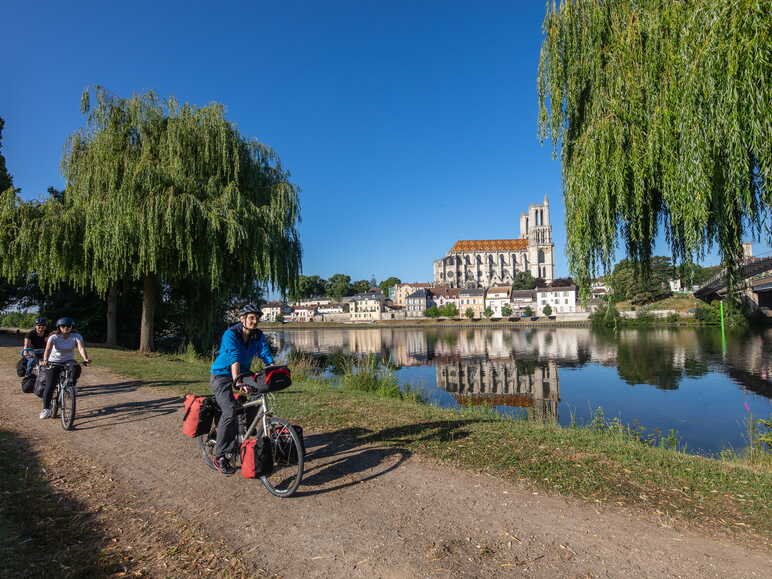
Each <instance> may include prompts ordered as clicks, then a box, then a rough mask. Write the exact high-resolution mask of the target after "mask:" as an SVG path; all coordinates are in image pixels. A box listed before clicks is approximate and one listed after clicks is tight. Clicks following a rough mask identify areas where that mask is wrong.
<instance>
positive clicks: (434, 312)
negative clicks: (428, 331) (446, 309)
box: [424, 306, 441, 318]
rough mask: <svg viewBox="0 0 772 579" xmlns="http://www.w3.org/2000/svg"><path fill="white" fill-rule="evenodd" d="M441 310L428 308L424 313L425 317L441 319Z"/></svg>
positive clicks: (433, 307)
mask: <svg viewBox="0 0 772 579" xmlns="http://www.w3.org/2000/svg"><path fill="white" fill-rule="evenodd" d="M440 315H441V314H440V310H439V308H438V307H437V306H432V307H430V308H426V310H425V311H424V316H426V317H427V318H439V317H440Z"/></svg>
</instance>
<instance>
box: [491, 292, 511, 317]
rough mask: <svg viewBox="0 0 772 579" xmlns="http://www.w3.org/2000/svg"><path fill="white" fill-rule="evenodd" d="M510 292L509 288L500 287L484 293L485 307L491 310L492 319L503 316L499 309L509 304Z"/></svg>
mask: <svg viewBox="0 0 772 579" xmlns="http://www.w3.org/2000/svg"><path fill="white" fill-rule="evenodd" d="M511 291H512V288H511V287H510V286H502V287H492V288H490V289H489V290H488V291H487V292H485V307H486V309H487V308H490V309H491V310H493V317H494V318H500V317H502V316H503V315H504V314H502V313H501V308H503V307H504V306H505V305H507V304H509V303H510V297H509V296H510V293H511Z"/></svg>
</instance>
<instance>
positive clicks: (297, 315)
mask: <svg viewBox="0 0 772 579" xmlns="http://www.w3.org/2000/svg"><path fill="white" fill-rule="evenodd" d="M315 315H316V306H297V307H296V308H292V313H291V314H290V321H293V322H310V321H312V320H313V319H314V316H315Z"/></svg>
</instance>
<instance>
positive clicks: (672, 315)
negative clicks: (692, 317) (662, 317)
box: [666, 312, 681, 324]
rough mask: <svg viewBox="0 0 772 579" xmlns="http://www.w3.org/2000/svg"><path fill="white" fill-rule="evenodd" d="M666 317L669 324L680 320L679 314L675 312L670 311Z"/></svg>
mask: <svg viewBox="0 0 772 579" xmlns="http://www.w3.org/2000/svg"><path fill="white" fill-rule="evenodd" d="M666 319H667V322H668V323H669V324H677V323H678V322H679V321H681V316H679V315H678V313H676V312H670V313H669V314H668V315H667V318H666Z"/></svg>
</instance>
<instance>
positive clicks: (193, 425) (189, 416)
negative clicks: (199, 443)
mask: <svg viewBox="0 0 772 579" xmlns="http://www.w3.org/2000/svg"><path fill="white" fill-rule="evenodd" d="M183 408H184V410H185V414H184V416H183V417H182V433H183V434H184V435H186V436H190V437H191V438H195V437H196V436H201V435H204V434H207V433H208V432H209V431H210V430H211V429H212V421H214V419H215V417H216V416H217V415H218V414H219V413H220V408H219V406H217V402H215V400H214V396H197V395H195V394H186V395H185V403H184V406H183Z"/></svg>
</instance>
